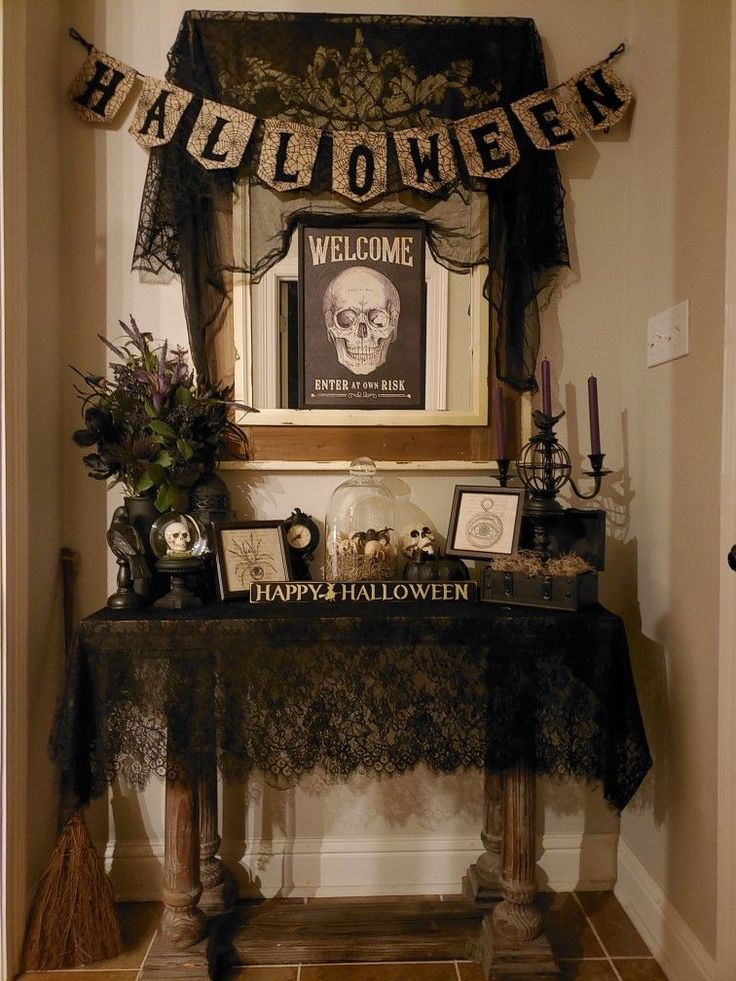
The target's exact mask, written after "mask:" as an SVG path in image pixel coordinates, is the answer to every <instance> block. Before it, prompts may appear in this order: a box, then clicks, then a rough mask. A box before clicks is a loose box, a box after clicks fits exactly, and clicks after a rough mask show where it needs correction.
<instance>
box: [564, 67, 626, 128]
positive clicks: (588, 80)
mask: <svg viewBox="0 0 736 981" xmlns="http://www.w3.org/2000/svg"><path fill="white" fill-rule="evenodd" d="M565 85H566V86H567V88H568V90H569V92H570V105H571V106H572V108H573V109H574V110H575V112H576V113H577V114H578V116H579V117H580V119H581V120H582V123H583V125H584V126H585V128H586V129H608V127H609V126H613V125H615V124H616V123H617V122H618V121H619V120H620V119H621V118H622V117H623V115H624V113H625V112H626V110H627V109H628V108H629V106H630V104H631V101H632V99H633V98H634V96H633V93H631V92H630V91H629V90H628V89H627V88H626V86H625V85H624V83H623V82H622V81H621V79H620V78H619V77H618V75H617V74H616V72H615V71H613V69H612V68H609V66H608V65H607V64H605V62H603V63H601V64H599V65H593V67H592V68H586V69H585V71H584V72H578V74H577V75H573V77H572V78H571V79H570V80H569V81H568V82H565Z"/></svg>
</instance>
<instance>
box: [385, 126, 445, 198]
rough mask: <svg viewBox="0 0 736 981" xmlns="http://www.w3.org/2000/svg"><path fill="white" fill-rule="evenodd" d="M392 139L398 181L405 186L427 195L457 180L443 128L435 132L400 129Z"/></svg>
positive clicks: (438, 128)
mask: <svg viewBox="0 0 736 981" xmlns="http://www.w3.org/2000/svg"><path fill="white" fill-rule="evenodd" d="M393 138H394V144H395V145H396V155H397V157H398V158H399V169H400V170H401V180H402V182H403V183H404V184H405V185H406V186H407V187H416V188H417V190H419V191H427V192H428V193H430V194H431V193H433V192H434V191H438V190H439V189H440V188H441V187H444V185H445V184H449V183H451V181H454V180H455V178H456V177H457V168H456V167H455V154H454V153H453V152H452V144H451V143H450V135H449V133H448V132H447V130H446V129H445V127H444V126H441V127H440V126H438V127H437V129H435V130H431V129H428V130H423V129H416V128H415V129H400V130H397V131H396V132H395V133H394V134H393Z"/></svg>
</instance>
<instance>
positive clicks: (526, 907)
mask: <svg viewBox="0 0 736 981" xmlns="http://www.w3.org/2000/svg"><path fill="white" fill-rule="evenodd" d="M535 797H536V782H535V778H534V776H533V774H530V773H529V771H528V770H526V768H525V767H522V766H517V767H514V768H513V769H511V770H509V771H508V772H507V773H505V774H504V775H503V819H502V835H501V875H500V886H501V896H502V899H501V902H500V903H498V904H497V905H496V906H495V907H494V908H493V909H492V910H491V911H490V912H489V913H488V914H487V915H486V916H485V918H484V920H483V924H482V926H481V931H480V939H479V942H478V944H477V945H476V946H474V947H473V948H472V954H473V956H474V957H475V959H477V960H479V961H480V962H481V964H482V968H483V975H484V977H486V978H506V977H515V976H517V975H522V974H523V976H524V977H528V978H533V977H538V978H540V979H541V978H554V977H556V976H558V975H559V971H558V969H557V966H556V964H555V961H554V957H553V956H552V951H551V949H550V946H549V943H548V941H547V939H546V937H545V936H544V935H543V934H542V917H541V915H540V913H539V910H538V909H537V907H536V905H535V903H534V897H535V893H536V885H535V877H534V871H535V866H536V861H535V834H536V815H535Z"/></svg>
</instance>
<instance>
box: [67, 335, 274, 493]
mask: <svg viewBox="0 0 736 981" xmlns="http://www.w3.org/2000/svg"><path fill="white" fill-rule="evenodd" d="M119 323H120V326H121V327H122V328H123V330H124V331H125V334H126V335H127V339H126V340H125V342H124V343H122V344H120V345H119V346H117V345H115V344H112V343H111V342H110V341H108V340H107V339H106V338H104V337H102V335H101V334H98V337H99V338H100V340H101V341H102V342H103V344H105V345H106V346H107V347H108V348H110V350H111V351H112V352H113V353H114V354H115V355H116V357H117V358H118V359H119V360H118V361H117V362H115V361H112V362H110V369H111V371H112V378H104V377H102V376H100V375H89V374H85V373H84V372H81V371H79V370H78V369H77V368H73V370H74V371H76V372H77V374H78V375H79V376H80V377H81V378H82V379H84V382H85V384H86V386H87V388H86V390H82V389H80V388H77V387H76V386H75V391H76V392H77V394H78V395H79V397H80V399H81V400H82V414H83V417H84V428H83V429H78V430H77V431H76V432H75V433H74V435H73V437H72V438H73V440H74V442H75V443H76V444H77V446H83V447H91V446H95V447H96V452H94V453H89V454H88V455H87V456H85V457H84V463H85V465H86V467H87V469H88V470H89V476H90V477H93V478H94V479H95V480H108V479H110V480H112V482H113V483H121V484H122V485H123V487H124V490H125V493H126V494H127V495H128V496H137V495H141V494H149V495H150V496H154V495H155V500H156V507H157V508H158V509H159V511H167V510H169V509H170V508H173V507H181V506H182V501H181V496H182V494H183V491H184V489H186V488H188V487H190V486H191V485H192V484H193V483H194V481H195V480H196V479H197V477H199V476H200V475H201V474H202V473H204V472H205V471H207V470H210V469H212V468H214V467H215V466H216V464H217V462H218V460H220V459H221V457H222V456H223V455H224V454H225V452H227V453H228V454H229V455H231V456H235V457H239V458H241V459H247V449H248V446H247V441H246V437H245V434H244V433H243V431H242V429H241V428H240V427H239V426H237V425H235V423H233V422H232V421H231V420H230V418H229V412H230V410H231V409H232V408H237V409H242V410H243V411H246V412H251V411H254V410H253V409H251V407H250V406H247V405H244V404H243V403H242V402H237V401H234V400H233V398H232V394H233V392H232V388H230V387H225V386H222V387H217V386H214V385H200V384H198V383H197V382H196V381H195V379H194V373H193V371H192V369H191V368H190V367H189V365H188V363H187V360H186V357H187V351H185V350H184V349H183V348H177V349H176V350H175V351H173V352H172V353H171V354H170V353H169V352H168V349H167V348H168V345H167V342H166V341H164V342H163V343H154V340H153V335H151V334H149V333H146V332H143V331H140V330H139V329H138V326H137V324H136V322H135V320H134V319H133V317H132V316H131V318H130V326H128V325H127V324H125V323H123V321H122V320H121V321H120V322H119ZM72 367H73V366H72Z"/></svg>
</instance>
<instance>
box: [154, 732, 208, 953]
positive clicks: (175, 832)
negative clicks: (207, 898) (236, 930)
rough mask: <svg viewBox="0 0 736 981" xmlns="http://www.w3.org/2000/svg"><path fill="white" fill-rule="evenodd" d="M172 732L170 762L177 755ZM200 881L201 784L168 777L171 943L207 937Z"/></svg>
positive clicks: (165, 919)
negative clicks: (200, 900)
mask: <svg viewBox="0 0 736 981" xmlns="http://www.w3.org/2000/svg"><path fill="white" fill-rule="evenodd" d="M171 742H172V734H171V732H169V765H170V771H169V772H170V773H171V772H176V771H172V769H171V763H172V757H173V756H174V750H173V747H172V746H171ZM201 892H202V886H201V884H200V881H199V787H198V785H197V784H194V783H193V782H192V781H191V780H189V779H188V778H187V777H186V776H184V775H181V774H180V775H179V776H177V777H175V778H172V777H171V776H170V777H169V778H167V780H166V817H165V830H164V888H163V892H162V899H163V903H164V910H163V913H162V914H161V934H162V936H163V939H164V940H165V942H166V943H168V944H170V945H171V946H172V947H191V946H192V944H196V943H197V942H198V941H199V940H201V939H202V937H204V935H205V933H206V931H207V920H206V919H205V915H204V913H203V912H202V910H201V909H199V908H198V906H197V900H198V899H199V897H200V895H201Z"/></svg>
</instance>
